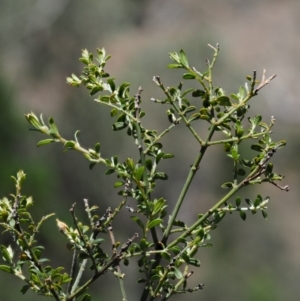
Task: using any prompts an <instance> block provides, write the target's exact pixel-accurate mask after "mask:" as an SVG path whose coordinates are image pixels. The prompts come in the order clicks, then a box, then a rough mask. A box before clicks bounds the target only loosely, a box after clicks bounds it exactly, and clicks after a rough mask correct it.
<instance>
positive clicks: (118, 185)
mask: <svg viewBox="0 0 300 301" xmlns="http://www.w3.org/2000/svg"><path fill="white" fill-rule="evenodd" d="M123 185H124V182H116V183H115V184H114V188H118V187H121V186H123Z"/></svg>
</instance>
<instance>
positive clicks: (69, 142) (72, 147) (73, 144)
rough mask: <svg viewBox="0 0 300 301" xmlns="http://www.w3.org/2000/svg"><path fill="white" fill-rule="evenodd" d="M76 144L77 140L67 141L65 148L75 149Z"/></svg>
mask: <svg viewBox="0 0 300 301" xmlns="http://www.w3.org/2000/svg"><path fill="white" fill-rule="evenodd" d="M75 145H76V142H75V141H72V140H70V141H67V142H66V143H65V144H64V148H66V149H74V147H75Z"/></svg>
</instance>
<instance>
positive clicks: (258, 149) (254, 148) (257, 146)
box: [251, 144, 264, 152]
mask: <svg viewBox="0 0 300 301" xmlns="http://www.w3.org/2000/svg"><path fill="white" fill-rule="evenodd" d="M251 149H253V150H255V151H258V152H261V151H263V149H264V148H263V147H262V146H261V145H259V144H252V145H251Z"/></svg>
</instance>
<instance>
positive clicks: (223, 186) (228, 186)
mask: <svg viewBox="0 0 300 301" xmlns="http://www.w3.org/2000/svg"><path fill="white" fill-rule="evenodd" d="M221 187H222V188H232V187H233V183H231V182H226V183H224V184H222V186H221Z"/></svg>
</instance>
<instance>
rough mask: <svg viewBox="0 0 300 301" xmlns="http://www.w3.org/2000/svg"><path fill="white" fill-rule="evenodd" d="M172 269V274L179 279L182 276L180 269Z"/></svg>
mask: <svg viewBox="0 0 300 301" xmlns="http://www.w3.org/2000/svg"><path fill="white" fill-rule="evenodd" d="M173 271H174V275H175V277H176V278H177V279H181V278H182V277H183V276H182V273H181V271H180V270H179V269H178V268H176V267H173Z"/></svg>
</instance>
